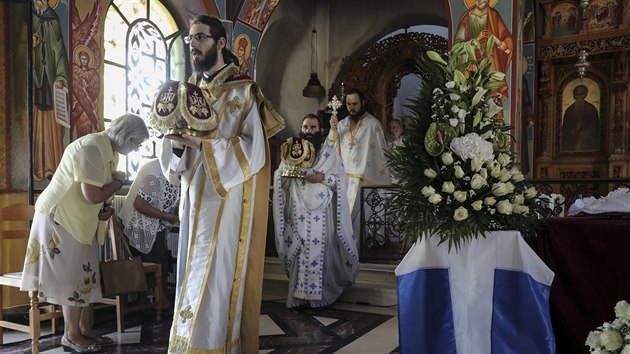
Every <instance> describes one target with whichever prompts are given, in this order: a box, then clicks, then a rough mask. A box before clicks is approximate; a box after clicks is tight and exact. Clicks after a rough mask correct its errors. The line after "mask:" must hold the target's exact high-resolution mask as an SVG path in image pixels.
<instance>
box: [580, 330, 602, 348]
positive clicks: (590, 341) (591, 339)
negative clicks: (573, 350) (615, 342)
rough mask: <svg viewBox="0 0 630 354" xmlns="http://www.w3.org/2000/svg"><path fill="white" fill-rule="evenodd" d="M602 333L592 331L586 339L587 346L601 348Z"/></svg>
mask: <svg viewBox="0 0 630 354" xmlns="http://www.w3.org/2000/svg"><path fill="white" fill-rule="evenodd" d="M601 335H602V332H600V331H590V332H589V333H588V337H586V343H584V344H586V345H588V346H589V347H591V348H598V347H600V346H601V342H600V340H599V338H600V337H601Z"/></svg>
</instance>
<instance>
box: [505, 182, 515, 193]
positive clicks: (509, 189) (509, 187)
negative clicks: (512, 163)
mask: <svg viewBox="0 0 630 354" xmlns="http://www.w3.org/2000/svg"><path fill="white" fill-rule="evenodd" d="M514 188H515V187H514V185H513V184H512V182H507V183H506V184H505V189H507V192H508V194H509V193H513V192H514Z"/></svg>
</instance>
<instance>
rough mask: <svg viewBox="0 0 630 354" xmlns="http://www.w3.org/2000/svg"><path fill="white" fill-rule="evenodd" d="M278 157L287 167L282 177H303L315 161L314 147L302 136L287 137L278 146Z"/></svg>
mask: <svg viewBox="0 0 630 354" xmlns="http://www.w3.org/2000/svg"><path fill="white" fill-rule="evenodd" d="M280 157H281V159H282V162H284V163H285V164H286V165H287V166H288V167H289V168H288V169H287V170H286V171H284V172H282V177H292V178H305V177H306V175H307V169H309V168H311V167H312V166H313V162H314V161H315V147H314V146H313V144H311V142H310V141H308V140H306V139H303V138H298V137H294V138H288V139H287V140H286V141H285V142H284V143H282V146H281V147H280Z"/></svg>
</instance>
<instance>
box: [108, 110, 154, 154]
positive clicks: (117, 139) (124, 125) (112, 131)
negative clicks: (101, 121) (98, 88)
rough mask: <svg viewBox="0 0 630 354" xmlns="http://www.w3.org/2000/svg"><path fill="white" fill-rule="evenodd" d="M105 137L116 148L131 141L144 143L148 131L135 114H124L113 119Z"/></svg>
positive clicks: (142, 121) (147, 136)
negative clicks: (135, 140)
mask: <svg viewBox="0 0 630 354" xmlns="http://www.w3.org/2000/svg"><path fill="white" fill-rule="evenodd" d="M107 136H109V138H110V139H111V140H112V141H113V142H114V143H115V144H116V145H118V146H124V145H125V144H127V143H129V141H130V140H131V139H134V138H135V139H137V140H141V141H145V140H147V139H148V138H149V131H148V130H147V125H146V124H145V123H144V120H143V119H142V118H141V117H140V116H139V115H137V114H133V113H125V114H123V115H122V116H120V117H118V118H116V119H114V120H113V121H112V123H111V124H110V125H109V128H107Z"/></svg>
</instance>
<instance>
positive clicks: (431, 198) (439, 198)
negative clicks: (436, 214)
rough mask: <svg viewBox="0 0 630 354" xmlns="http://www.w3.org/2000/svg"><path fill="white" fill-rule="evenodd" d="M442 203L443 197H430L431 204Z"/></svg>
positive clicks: (435, 195)
mask: <svg viewBox="0 0 630 354" xmlns="http://www.w3.org/2000/svg"><path fill="white" fill-rule="evenodd" d="M441 201H442V196H441V195H439V194H438V193H435V194H432V195H431V196H430V197H429V203H433V204H438V203H440V202H441Z"/></svg>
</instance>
